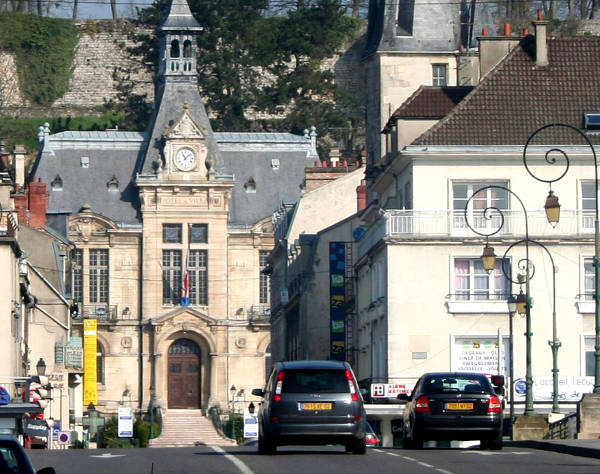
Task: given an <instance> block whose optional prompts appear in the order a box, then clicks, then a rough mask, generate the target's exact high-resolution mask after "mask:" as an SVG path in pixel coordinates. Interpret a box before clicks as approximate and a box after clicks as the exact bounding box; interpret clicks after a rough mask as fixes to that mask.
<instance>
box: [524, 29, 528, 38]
mask: <svg viewBox="0 0 600 474" xmlns="http://www.w3.org/2000/svg"><path fill="white" fill-rule="evenodd" d="M528 34H529V30H528V29H527V28H523V36H527V35H528Z"/></svg>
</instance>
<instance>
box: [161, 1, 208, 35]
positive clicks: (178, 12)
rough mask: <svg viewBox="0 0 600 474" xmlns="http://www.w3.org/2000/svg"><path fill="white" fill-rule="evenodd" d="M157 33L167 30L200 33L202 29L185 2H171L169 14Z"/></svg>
mask: <svg viewBox="0 0 600 474" xmlns="http://www.w3.org/2000/svg"><path fill="white" fill-rule="evenodd" d="M158 29H159V31H167V30H176V31H177V30H192V31H200V30H202V27H201V26H200V23H198V22H197V21H196V19H195V18H194V16H193V15H192V12H191V11H190V7H189V5H188V3H187V1H186V0H172V2H171V7H170V9H169V14H168V15H167V17H166V18H165V21H163V23H162V24H161V25H160V27H159V28H158Z"/></svg>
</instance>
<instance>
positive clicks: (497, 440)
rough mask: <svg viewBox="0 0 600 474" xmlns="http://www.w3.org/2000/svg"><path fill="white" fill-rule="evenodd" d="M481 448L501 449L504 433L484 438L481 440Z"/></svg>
mask: <svg viewBox="0 0 600 474" xmlns="http://www.w3.org/2000/svg"><path fill="white" fill-rule="evenodd" d="M479 444H480V447H481V449H492V450H494V451H499V450H500V449H502V433H499V434H498V435H496V436H495V437H493V438H484V439H482V440H480V442H479Z"/></svg>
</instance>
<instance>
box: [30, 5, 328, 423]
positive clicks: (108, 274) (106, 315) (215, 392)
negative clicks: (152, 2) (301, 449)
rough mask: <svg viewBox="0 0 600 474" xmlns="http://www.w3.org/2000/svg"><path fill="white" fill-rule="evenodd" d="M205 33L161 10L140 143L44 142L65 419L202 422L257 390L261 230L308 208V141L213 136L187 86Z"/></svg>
mask: <svg viewBox="0 0 600 474" xmlns="http://www.w3.org/2000/svg"><path fill="white" fill-rule="evenodd" d="M201 30H202V28H201V26H200V24H199V23H198V21H197V20H196V19H195V18H194V17H193V15H192V14H191V11H190V9H189V6H188V4H187V2H186V0H173V2H172V4H171V7H170V11H169V14H168V15H167V17H166V19H165V20H164V21H163V22H162V24H161V25H160V27H159V28H158V35H159V38H160V53H159V54H160V57H159V79H158V85H157V94H156V97H157V101H156V104H155V113H154V116H153V118H152V121H151V125H150V128H149V130H148V131H142V132H139V131H122V130H109V131H101V132H81V131H67V132H61V133H56V134H52V133H51V130H49V128H48V127H47V126H46V127H45V128H42V129H41V131H40V142H41V152H40V154H39V157H38V159H37V161H36V163H35V164H34V166H33V169H32V171H31V173H30V176H29V182H30V183H31V182H43V183H46V184H47V186H48V207H47V213H46V218H47V225H48V227H51V228H52V229H54V230H55V231H57V232H59V233H62V234H63V235H64V236H65V237H66V238H67V239H68V241H69V242H70V243H71V245H72V250H71V251H70V256H71V259H70V261H71V272H70V274H71V282H70V291H71V295H72V299H73V306H72V308H71V311H72V316H73V319H72V322H73V336H81V337H82V340H83V346H84V364H83V365H84V371H83V378H84V383H83V384H82V385H83V388H81V390H82V392H81V393H79V395H80V396H81V397H82V399H83V403H82V404H81V406H75V407H74V408H73V410H74V412H75V413H74V414H75V416H81V413H80V410H85V407H86V406H87V404H88V402H91V403H93V404H94V405H95V407H96V409H98V410H99V411H100V412H101V413H104V414H108V413H115V412H116V411H117V408H118V407H120V406H129V407H132V408H135V409H142V410H145V409H147V408H148V407H149V406H153V407H157V406H158V407H162V408H164V409H196V410H198V409H201V410H203V411H204V412H205V413H206V411H207V410H208V409H209V408H210V407H212V406H217V405H219V406H221V407H222V408H227V407H228V406H230V405H231V401H232V397H234V398H235V400H236V402H242V405H244V404H247V403H249V402H250V401H251V400H252V399H253V397H252V396H251V395H250V392H251V390H252V388H255V387H261V386H263V385H264V381H265V374H266V371H267V370H268V368H267V367H268V364H269V351H270V349H269V347H270V324H269V315H270V310H269V308H270V301H269V299H270V297H269V275H268V274H267V272H261V270H262V269H263V268H264V267H265V266H266V262H267V257H268V255H269V253H270V251H271V249H272V248H273V242H274V240H273V220H272V216H273V213H274V212H275V211H277V209H278V208H280V207H281V206H282V205H285V204H286V203H293V202H296V201H297V200H298V199H299V198H300V196H301V195H302V193H303V192H304V179H305V168H306V167H309V166H313V163H314V162H315V159H318V156H317V153H316V143H315V142H316V131H315V130H314V129H312V130H311V131H310V132H306V133H305V135H304V136H297V135H293V134H289V133H236V132H220V133H218V132H214V131H213V130H212V128H211V125H210V122H209V119H208V115H207V112H206V109H205V106H204V104H203V101H202V99H201V97H200V94H199V87H198V78H197V73H196V54H197V51H196V36H197V35H199V34H202V32H201ZM84 329H85V330H84ZM86 337H92V339H91V341H93V340H94V338H95V340H96V346H95V352H94V353H93V354H92V352H91V351H92V350H93V349H89V348H88V346H87V345H86V344H87V342H86ZM89 347H94V346H93V345H92V346H89ZM94 369H95V370H94ZM233 387H235V392H234V393H232V392H233V390H232V388H233ZM77 405H78V404H77ZM242 405H238V406H237V407H236V408H238V409H239V408H242ZM244 406H245V405H244Z"/></svg>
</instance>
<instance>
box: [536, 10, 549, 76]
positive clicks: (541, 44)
mask: <svg viewBox="0 0 600 474" xmlns="http://www.w3.org/2000/svg"><path fill="white" fill-rule="evenodd" d="M547 26H548V22H547V21H545V20H544V13H543V12H542V10H541V9H540V10H538V11H537V21H534V22H533V28H534V30H535V65H536V66H547V65H548V45H547V44H546V27H547Z"/></svg>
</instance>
